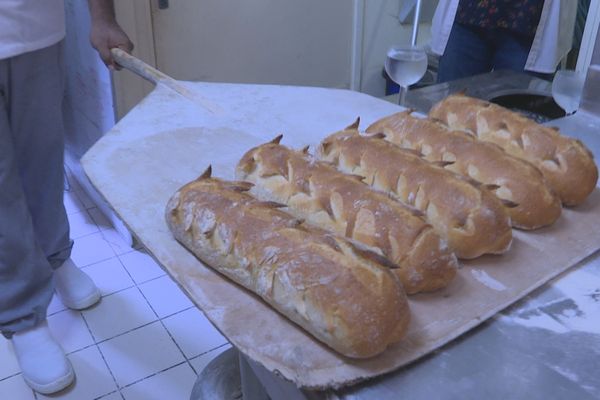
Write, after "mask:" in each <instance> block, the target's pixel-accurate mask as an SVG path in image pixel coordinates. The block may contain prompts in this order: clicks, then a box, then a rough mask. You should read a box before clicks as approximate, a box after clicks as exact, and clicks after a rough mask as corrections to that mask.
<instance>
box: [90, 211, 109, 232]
mask: <svg viewBox="0 0 600 400" xmlns="http://www.w3.org/2000/svg"><path fill="white" fill-rule="evenodd" d="M88 212H89V213H90V217H91V218H92V220H93V221H94V223H95V224H96V225H98V228H99V229H100V230H101V231H104V230H107V229H113V226H112V224H111V223H110V221H109V220H108V218H106V216H105V215H104V214H103V213H102V211H100V209H99V208H98V207H94V208H90V209H89V210H88Z"/></svg>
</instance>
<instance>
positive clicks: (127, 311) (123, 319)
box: [82, 287, 157, 342]
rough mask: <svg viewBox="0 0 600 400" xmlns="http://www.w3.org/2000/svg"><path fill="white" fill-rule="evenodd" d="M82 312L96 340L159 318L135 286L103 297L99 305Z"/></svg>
mask: <svg viewBox="0 0 600 400" xmlns="http://www.w3.org/2000/svg"><path fill="white" fill-rule="evenodd" d="M82 313H83V316H84V318H85V320H86V321H87V323H88V326H89V327H90V330H91V331H92V335H93V336H94V339H96V342H99V341H102V340H106V339H108V338H111V337H114V336H117V335H120V334H122V333H125V332H127V331H130V330H132V329H135V328H138V327H140V326H142V325H145V324H148V323H150V322H152V321H155V320H156V319H157V318H156V315H155V314H154V312H153V311H152V309H151V308H150V306H149V305H148V303H147V302H146V300H145V299H144V297H143V296H142V294H141V293H140V292H139V290H138V289H137V288H135V287H133V288H131V289H127V290H123V291H122V292H118V293H114V294H111V295H109V296H106V297H103V298H102V300H101V301H100V303H99V304H98V305H96V306H94V307H92V308H90V309H88V310H84V311H82Z"/></svg>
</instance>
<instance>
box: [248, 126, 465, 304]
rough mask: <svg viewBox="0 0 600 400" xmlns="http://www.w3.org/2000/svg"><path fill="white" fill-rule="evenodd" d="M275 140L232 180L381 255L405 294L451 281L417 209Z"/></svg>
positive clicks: (444, 252)
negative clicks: (249, 186)
mask: <svg viewBox="0 0 600 400" xmlns="http://www.w3.org/2000/svg"><path fill="white" fill-rule="evenodd" d="M280 140H281V137H277V138H276V139H275V140H273V141H271V142H269V143H266V144H263V145H261V146H258V147H255V148H253V149H251V150H250V151H248V152H247V153H246V154H245V155H244V156H243V157H242V159H241V160H240V162H239V164H238V166H237V169H236V177H237V178H238V179H242V180H245V181H249V182H251V183H253V184H255V186H254V187H253V188H252V194H254V195H256V196H257V197H258V198H260V199H262V200H272V201H276V202H280V203H284V204H286V205H287V206H289V212H290V213H292V214H293V215H294V216H296V217H299V218H302V219H306V220H307V221H308V222H310V223H313V224H315V225H317V226H319V227H321V228H324V229H327V230H330V231H333V232H335V233H337V234H339V235H342V236H345V237H347V238H350V239H354V240H356V241H358V242H360V243H362V244H364V245H366V246H368V247H369V248H371V249H373V250H374V251H376V252H378V253H379V254H381V255H382V256H385V257H387V258H388V259H389V260H390V261H391V263H392V264H393V265H394V266H395V267H396V268H397V269H395V270H394V272H395V273H396V274H397V275H398V276H399V278H400V280H401V282H402V284H403V286H404V289H405V290H406V292H407V293H409V294H413V293H417V292H423V291H432V290H436V289H439V288H442V287H444V286H447V285H448V283H449V282H450V281H451V280H452V279H453V278H454V276H455V275H456V269H457V266H458V262H457V260H456V257H455V255H454V254H453V253H452V251H451V250H450V249H449V248H448V246H447V244H446V242H445V241H444V240H442V239H441V238H440V236H439V235H438V234H437V233H436V232H435V231H434V229H433V227H432V226H431V225H429V224H427V223H426V222H425V221H424V220H423V218H422V213H421V212H420V211H417V210H416V209H414V208H412V207H408V206H406V205H403V204H401V203H399V202H397V201H396V200H394V199H392V198H391V197H390V196H388V195H387V194H384V193H381V192H378V191H375V190H373V189H372V188H370V187H369V186H367V185H366V184H364V183H362V177H360V176H356V175H348V174H344V173H341V172H339V171H337V170H336V169H335V168H334V167H333V166H331V165H329V164H326V163H324V162H319V161H316V160H315V159H314V158H312V157H310V156H309V155H308V154H307V148H304V149H302V150H300V151H295V150H291V149H289V148H287V147H285V146H283V145H280V144H279V141H280Z"/></svg>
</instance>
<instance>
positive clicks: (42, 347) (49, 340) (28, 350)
mask: <svg viewBox="0 0 600 400" xmlns="http://www.w3.org/2000/svg"><path fill="white" fill-rule="evenodd" d="M12 343H13V347H14V350H15V354H16V356H17V360H18V361H19V365H20V367H21V372H22V374H23V379H24V380H25V382H27V384H28V385H29V386H30V387H31V388H32V389H33V390H35V391H36V392H39V393H42V394H50V393H56V392H58V391H60V390H62V389H64V388H66V387H67V386H69V385H70V384H71V383H72V382H73V380H74V379H75V373H74V372H73V367H72V366H71V363H70V362H69V360H68V359H67V357H66V356H65V353H64V352H63V350H62V349H61V348H60V346H59V344H58V343H57V342H56V340H54V338H53V337H52V334H51V333H50V329H48V324H47V323H46V321H44V322H43V323H41V324H39V325H37V326H35V327H33V328H29V329H26V330H24V331H21V332H17V333H15V334H14V335H13V337H12Z"/></svg>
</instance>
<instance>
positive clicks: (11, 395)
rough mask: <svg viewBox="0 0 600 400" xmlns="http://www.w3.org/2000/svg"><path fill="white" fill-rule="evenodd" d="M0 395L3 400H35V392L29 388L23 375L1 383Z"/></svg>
mask: <svg viewBox="0 0 600 400" xmlns="http://www.w3.org/2000/svg"><path fill="white" fill-rule="evenodd" d="M0 395H2V396H1V397H0V398H2V399H3V400H4V399H6V400H9V399H10V400H35V397H34V395H33V390H31V389H30V388H29V386H27V384H26V383H25V381H24V380H23V378H22V377H21V374H19V375H15V376H13V377H12V378H8V379H5V380H3V381H0Z"/></svg>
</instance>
